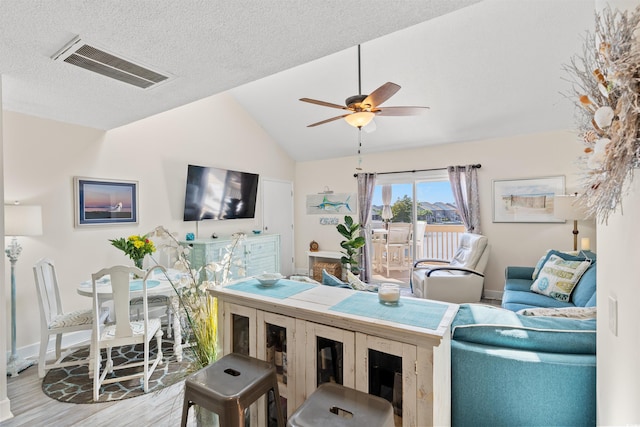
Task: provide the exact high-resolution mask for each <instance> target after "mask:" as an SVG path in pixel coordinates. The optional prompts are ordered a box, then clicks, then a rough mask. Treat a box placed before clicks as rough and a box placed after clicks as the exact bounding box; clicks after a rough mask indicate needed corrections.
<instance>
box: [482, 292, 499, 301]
mask: <svg viewBox="0 0 640 427" xmlns="http://www.w3.org/2000/svg"><path fill="white" fill-rule="evenodd" d="M484 299H495V300H500V301H502V291H487V290H485V291H484Z"/></svg>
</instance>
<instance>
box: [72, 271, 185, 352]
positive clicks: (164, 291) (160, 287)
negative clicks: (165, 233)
mask: <svg viewBox="0 0 640 427" xmlns="http://www.w3.org/2000/svg"><path fill="white" fill-rule="evenodd" d="M181 276H182V273H181V272H180V271H178V270H174V269H167V274H166V275H165V274H164V273H163V272H162V271H160V270H157V271H154V272H153V273H152V274H151V275H150V277H149V278H148V280H147V296H148V297H151V296H167V297H169V300H170V302H171V309H172V310H173V313H174V316H173V322H172V324H171V325H170V326H171V328H172V329H173V340H174V343H173V354H174V355H175V357H176V360H177V361H178V362H181V361H182V327H181V324H180V316H179V314H178V313H180V300H179V298H178V294H177V293H176V290H175V289H174V286H176V287H180V286H181V284H180V278H181ZM169 279H171V280H169ZM172 283H173V284H172ZM129 284H130V298H131V299H132V300H133V299H135V298H139V297H142V279H134V278H132V279H131V280H130V282H129ZM96 285H97V291H98V306H99V307H103V305H104V304H105V303H106V302H108V301H110V300H112V299H113V291H112V289H111V281H110V279H109V277H108V276H104V277H102V278H101V279H100V280H98V281H97V282H96ZM77 292H78V294H79V295H82V296H86V297H90V298H93V283H92V281H91V280H86V281H83V282H82V283H80V285H79V286H78V289H77Z"/></svg>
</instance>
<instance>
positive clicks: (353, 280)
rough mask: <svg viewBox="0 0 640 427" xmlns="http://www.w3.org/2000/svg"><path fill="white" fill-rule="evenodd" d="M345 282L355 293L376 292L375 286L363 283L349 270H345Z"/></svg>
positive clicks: (376, 287)
mask: <svg viewBox="0 0 640 427" xmlns="http://www.w3.org/2000/svg"><path fill="white" fill-rule="evenodd" d="M347 281H348V282H349V285H350V286H351V288H353V289H355V290H356V291H369V292H378V286H377V285H370V284H368V283H365V282H363V281H362V280H360V278H359V277H358V276H356V275H355V274H353V273H352V272H351V271H349V270H347Z"/></svg>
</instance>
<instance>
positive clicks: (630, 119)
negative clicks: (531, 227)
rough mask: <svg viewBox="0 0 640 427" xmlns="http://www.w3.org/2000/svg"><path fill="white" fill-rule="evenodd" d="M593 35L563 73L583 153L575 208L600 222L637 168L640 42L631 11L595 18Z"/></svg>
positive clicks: (637, 19)
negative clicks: (580, 190)
mask: <svg viewBox="0 0 640 427" xmlns="http://www.w3.org/2000/svg"><path fill="white" fill-rule="evenodd" d="M595 19H596V27H595V34H589V33H588V34H587V36H586V37H585V43H584V47H583V54H582V56H581V57H580V56H576V57H573V58H571V62H570V64H569V65H565V67H564V69H565V71H567V72H568V73H569V74H570V75H571V76H572V79H571V81H572V82H573V93H572V94H571V98H572V99H573V100H574V102H575V104H576V105H577V106H578V107H579V108H578V118H577V120H578V130H579V132H580V136H581V138H582V140H583V142H584V153H583V155H581V156H580V158H579V159H578V162H579V164H580V167H581V169H582V170H583V179H582V181H583V182H582V184H583V187H584V191H583V193H582V194H581V195H580V198H579V203H581V204H582V205H583V206H584V207H585V208H586V210H587V212H588V213H589V214H591V215H592V216H595V217H597V218H598V219H599V220H600V221H601V222H602V223H606V222H607V219H608V217H609V215H610V214H611V213H612V212H615V210H616V208H617V207H618V206H619V205H620V204H621V201H622V197H623V196H624V195H625V194H626V193H627V191H628V188H629V183H630V181H631V180H632V179H633V174H634V169H635V168H637V167H638V166H639V165H640V162H639V159H640V139H639V137H640V134H639V132H640V42H639V41H638V38H637V37H638V36H637V35H635V34H634V33H635V31H636V30H637V29H638V24H639V23H640V6H638V7H637V8H636V9H635V11H633V12H620V11H617V10H616V11H612V10H611V9H610V8H606V9H604V10H603V11H602V12H601V13H599V14H598V13H596V16H595Z"/></svg>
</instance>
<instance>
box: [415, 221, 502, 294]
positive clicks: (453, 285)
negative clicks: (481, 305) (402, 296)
mask: <svg viewBox="0 0 640 427" xmlns="http://www.w3.org/2000/svg"><path fill="white" fill-rule="evenodd" d="M489 249H490V247H489V245H488V239H487V237H486V236H481V235H479V234H472V233H464V234H462V236H460V244H459V246H458V250H457V251H456V253H455V255H454V256H453V259H451V260H450V261H447V260H438V259H421V260H417V261H415V262H414V264H413V268H412V271H411V287H412V290H413V294H414V295H415V296H417V297H420V298H426V299H432V300H438V301H446V302H452V303H458V304H460V303H469V302H479V301H480V299H481V298H482V289H483V287H484V269H485V267H486V266H487V261H488V260H489Z"/></svg>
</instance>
